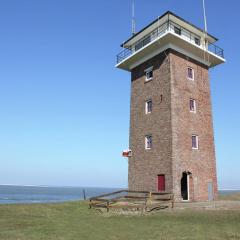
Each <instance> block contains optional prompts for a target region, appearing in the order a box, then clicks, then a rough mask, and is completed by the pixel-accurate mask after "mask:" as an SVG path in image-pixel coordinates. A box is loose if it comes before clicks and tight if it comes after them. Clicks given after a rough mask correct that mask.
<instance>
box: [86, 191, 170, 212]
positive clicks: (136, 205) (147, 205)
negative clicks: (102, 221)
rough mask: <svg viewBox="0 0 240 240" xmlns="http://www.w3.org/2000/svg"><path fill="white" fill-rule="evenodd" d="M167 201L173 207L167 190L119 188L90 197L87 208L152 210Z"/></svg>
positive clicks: (164, 204)
mask: <svg viewBox="0 0 240 240" xmlns="http://www.w3.org/2000/svg"><path fill="white" fill-rule="evenodd" d="M168 203H171V207H172V208H173V207H174V195H173V194H172V193H169V192H148V191H131V190H121V191H117V192H112V193H108V194H103V195H100V196H96V197H92V198H90V199H89V208H98V209H101V208H105V209H107V212H108V211H109V209H111V208H113V209H114V208H115V209H117V208H118V209H137V210H142V211H153V210H155V209H159V208H161V207H163V206H166V204H168Z"/></svg>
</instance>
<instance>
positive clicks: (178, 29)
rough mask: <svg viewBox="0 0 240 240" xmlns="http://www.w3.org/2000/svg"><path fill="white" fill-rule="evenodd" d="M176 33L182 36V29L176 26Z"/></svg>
mask: <svg viewBox="0 0 240 240" xmlns="http://www.w3.org/2000/svg"><path fill="white" fill-rule="evenodd" d="M174 32H175V33H176V34H178V35H181V28H179V27H176V26H174Z"/></svg>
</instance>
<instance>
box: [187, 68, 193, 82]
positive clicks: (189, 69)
mask: <svg viewBox="0 0 240 240" xmlns="http://www.w3.org/2000/svg"><path fill="white" fill-rule="evenodd" d="M187 77H188V79H190V80H194V70H193V68H190V67H188V70H187Z"/></svg>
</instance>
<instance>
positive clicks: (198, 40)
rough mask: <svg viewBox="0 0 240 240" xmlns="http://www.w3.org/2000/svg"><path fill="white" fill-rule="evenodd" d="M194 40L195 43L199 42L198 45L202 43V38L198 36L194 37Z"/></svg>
mask: <svg viewBox="0 0 240 240" xmlns="http://www.w3.org/2000/svg"><path fill="white" fill-rule="evenodd" d="M194 42H195V44H197V45H198V46H199V45H200V39H199V38H198V37H195V38H194Z"/></svg>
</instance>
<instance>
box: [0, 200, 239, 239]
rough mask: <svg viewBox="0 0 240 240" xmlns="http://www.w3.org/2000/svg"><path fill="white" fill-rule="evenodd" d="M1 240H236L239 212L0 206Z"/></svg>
mask: <svg viewBox="0 0 240 240" xmlns="http://www.w3.org/2000/svg"><path fill="white" fill-rule="evenodd" d="M0 239H4V240H36V239H49V240H51V239H57V240H63V239H64V240H69V239H74V240H75V239H76V240H77V239H91V240H98V239H99V240H100V239H102V240H117V239H124V240H128V239H129V240H135V239H138V240H140V239H146V240H151V239H154V240H156V239H167V240H169V239H170V240H171V239H201V240H202V239H224V240H226V239H240V210H239V211H238V210H237V211H230V210H205V211H200V210H198V211H196V210H177V211H176V210H174V211H171V210H169V211H159V212H157V213H154V214H152V215H145V216H124V215H119V216H116V215H106V214H99V213H97V212H96V211H95V210H89V209H88V206H87V204H86V203H84V202H70V203H62V204H37V205H0Z"/></svg>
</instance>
